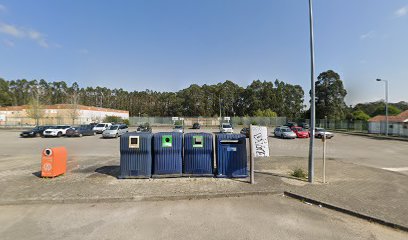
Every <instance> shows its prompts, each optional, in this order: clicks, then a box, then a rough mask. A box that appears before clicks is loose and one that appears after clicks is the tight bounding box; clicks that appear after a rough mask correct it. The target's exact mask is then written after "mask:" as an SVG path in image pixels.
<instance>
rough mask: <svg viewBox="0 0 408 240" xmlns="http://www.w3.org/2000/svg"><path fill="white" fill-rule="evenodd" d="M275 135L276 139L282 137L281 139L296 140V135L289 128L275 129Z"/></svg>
mask: <svg viewBox="0 0 408 240" xmlns="http://www.w3.org/2000/svg"><path fill="white" fill-rule="evenodd" d="M274 134H275V136H276V137H280V138H289V139H295V138H296V133H294V132H293V131H292V130H291V129H290V128H288V127H277V128H275V131H274Z"/></svg>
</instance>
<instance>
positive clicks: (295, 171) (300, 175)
mask: <svg viewBox="0 0 408 240" xmlns="http://www.w3.org/2000/svg"><path fill="white" fill-rule="evenodd" d="M290 175H291V176H292V177H296V178H303V179H306V178H307V173H306V172H305V171H304V170H303V169H302V168H300V167H297V168H295V169H293V171H292V172H291V173H290Z"/></svg>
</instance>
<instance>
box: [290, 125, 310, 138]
mask: <svg viewBox="0 0 408 240" xmlns="http://www.w3.org/2000/svg"><path fill="white" fill-rule="evenodd" d="M292 131H293V132H294V133H296V136H297V137H298V138H308V137H310V133H309V131H306V130H304V129H303V128H301V127H292Z"/></svg>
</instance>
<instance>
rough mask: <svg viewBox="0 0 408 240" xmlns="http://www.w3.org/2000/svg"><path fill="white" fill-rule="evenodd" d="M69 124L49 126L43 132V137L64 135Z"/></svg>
mask: <svg viewBox="0 0 408 240" xmlns="http://www.w3.org/2000/svg"><path fill="white" fill-rule="evenodd" d="M70 128H71V126H68V125H58V126H55V127H50V128H48V129H47V130H45V131H44V132H43V135H44V137H61V136H64V135H65V134H66V132H67V130H68V129H70Z"/></svg>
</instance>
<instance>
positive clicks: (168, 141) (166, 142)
mask: <svg viewBox="0 0 408 240" xmlns="http://www.w3.org/2000/svg"><path fill="white" fill-rule="evenodd" d="M172 146H173V136H172V135H164V136H162V147H172Z"/></svg>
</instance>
